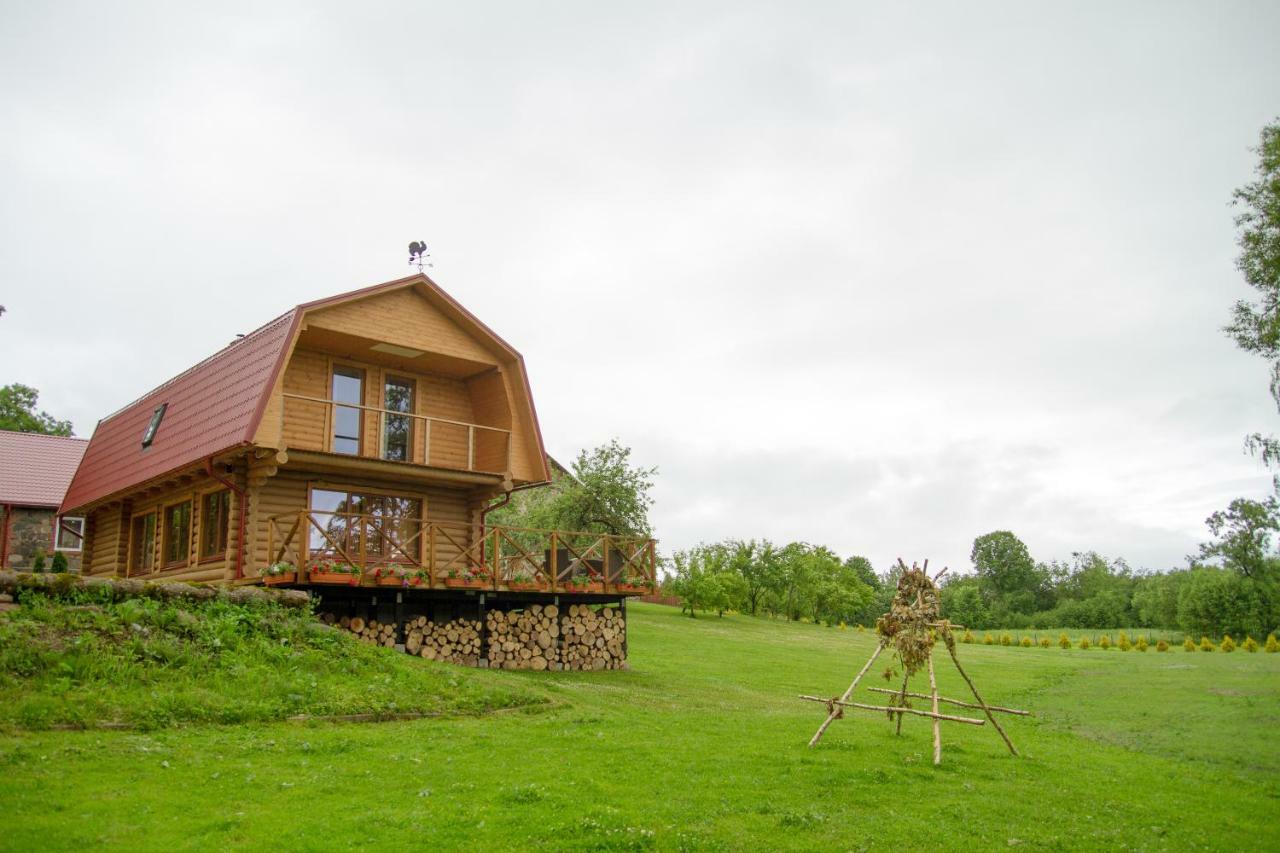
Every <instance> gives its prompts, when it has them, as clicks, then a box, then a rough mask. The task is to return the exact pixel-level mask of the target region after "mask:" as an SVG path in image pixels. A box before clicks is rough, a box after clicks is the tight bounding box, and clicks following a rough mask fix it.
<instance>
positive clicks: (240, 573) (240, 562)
mask: <svg viewBox="0 0 1280 853" xmlns="http://www.w3.org/2000/svg"><path fill="white" fill-rule="evenodd" d="M204 471H205V473H206V474H208V475H209V476H210V477H212V478H213V479H215V480H217V481H218V482H219V483H221V484H222V485H224V486H226V487H227V488H228V489H230V490H231V491H232V492H234V493H235V495H236V498H237V499H238V500H239V502H240V507H239V509H240V534H239V538H237V539H236V579H237V580H239V579H240V578H242V577H244V552H245V546H246V543H245V541H244V537H245V519H246V518H247V517H248V513H247V511H246V510H248V502H247V501H246V500H245V495H244V489H242V488H240V487H239V486H237V485H236V484H235V483H233V482H231V481H230V480H225V479H223V478H222V477H219V476H218V475H217V474H215V473H214V471H213V457H212V456H210V457H209V458H208V459H206V460H204ZM7 517H8V516H6V518H7Z"/></svg>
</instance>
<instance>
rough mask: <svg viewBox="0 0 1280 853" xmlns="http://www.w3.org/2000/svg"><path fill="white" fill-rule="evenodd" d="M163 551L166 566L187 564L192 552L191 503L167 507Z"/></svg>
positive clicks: (185, 502)
mask: <svg viewBox="0 0 1280 853" xmlns="http://www.w3.org/2000/svg"><path fill="white" fill-rule="evenodd" d="M162 550H163V551H164V565H165V566H177V565H182V564H184V563H186V562H187V560H188V555H189V554H190V552H191V501H184V502H183V503H180V504H174V505H173V506H169V507H165V510H164V540H163V548H162Z"/></svg>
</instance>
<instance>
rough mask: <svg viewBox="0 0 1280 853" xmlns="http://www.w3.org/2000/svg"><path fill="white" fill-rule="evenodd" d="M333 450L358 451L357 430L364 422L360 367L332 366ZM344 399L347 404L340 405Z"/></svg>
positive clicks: (362, 377) (354, 452)
mask: <svg viewBox="0 0 1280 853" xmlns="http://www.w3.org/2000/svg"><path fill="white" fill-rule="evenodd" d="M332 391H333V398H332V399H333V402H334V407H333V452H334V453H347V454H350V455H352V456H359V455H360V431H361V427H363V426H364V418H363V417H362V413H363V410H362V409H360V408H359V407H360V406H363V405H364V371H363V370H360V369H359V368H356V367H344V366H343V365H340V364H335V365H334V366H333V388H332ZM343 403H348V404H350V405H346V406H344V405H342V404H343Z"/></svg>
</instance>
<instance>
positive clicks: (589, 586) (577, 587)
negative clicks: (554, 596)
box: [564, 581, 604, 592]
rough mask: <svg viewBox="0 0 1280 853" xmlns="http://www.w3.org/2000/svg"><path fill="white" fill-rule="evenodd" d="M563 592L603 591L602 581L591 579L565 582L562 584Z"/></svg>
mask: <svg viewBox="0 0 1280 853" xmlns="http://www.w3.org/2000/svg"><path fill="white" fill-rule="evenodd" d="M564 589H565V592H604V583H603V582H602V581H592V582H591V583H566V584H565V585H564Z"/></svg>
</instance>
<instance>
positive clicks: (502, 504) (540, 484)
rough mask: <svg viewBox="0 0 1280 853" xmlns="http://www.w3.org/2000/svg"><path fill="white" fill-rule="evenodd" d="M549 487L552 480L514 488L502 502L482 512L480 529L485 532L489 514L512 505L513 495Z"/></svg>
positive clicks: (504, 496)
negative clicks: (525, 490) (526, 490)
mask: <svg viewBox="0 0 1280 853" xmlns="http://www.w3.org/2000/svg"><path fill="white" fill-rule="evenodd" d="M549 485H551V481H550V480H544V481H543V482H541V483H525V484H524V485H523V486H516V487H515V488H513V489H509V490H508V491H507V493H506V494H505V495H503V497H502V500H501V502H499V503H496V504H494V505H492V506H487V507H485V508H484V509H482V510H480V528H481V530H483V529H484V525H485V519H486V518H488V517H489V513H491V512H493V511H494V510H495V509H502V508H503V507H504V506H506V505H507V504H509V503H511V496H512V495H513V494H515V493H516V492H519V491H523V490H524V489H534V488H538V487H541V486H549Z"/></svg>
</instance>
